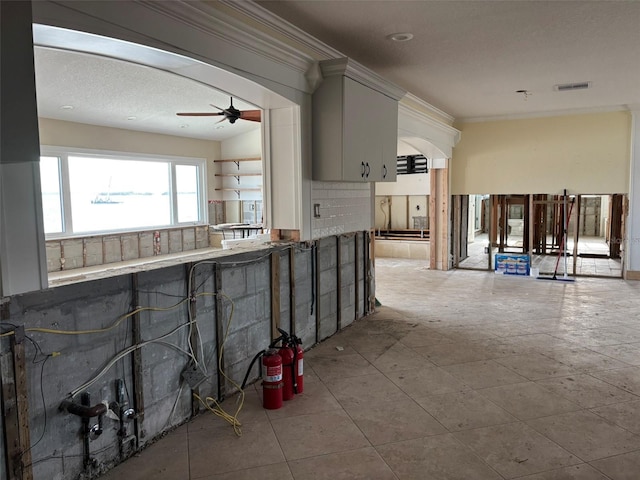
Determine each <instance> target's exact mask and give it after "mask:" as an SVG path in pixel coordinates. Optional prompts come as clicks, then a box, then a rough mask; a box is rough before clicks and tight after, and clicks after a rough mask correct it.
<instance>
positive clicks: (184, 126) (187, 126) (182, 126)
mask: <svg viewBox="0 0 640 480" xmlns="http://www.w3.org/2000/svg"><path fill="white" fill-rule="evenodd" d="M180 128H189V125H187V124H186V123H183V124H182V125H180Z"/></svg>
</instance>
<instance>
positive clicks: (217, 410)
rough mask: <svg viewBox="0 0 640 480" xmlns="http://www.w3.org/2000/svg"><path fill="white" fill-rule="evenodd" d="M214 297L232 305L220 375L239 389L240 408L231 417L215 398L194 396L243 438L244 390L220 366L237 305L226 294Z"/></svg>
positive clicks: (219, 356) (219, 360) (219, 355)
mask: <svg viewBox="0 0 640 480" xmlns="http://www.w3.org/2000/svg"><path fill="white" fill-rule="evenodd" d="M214 295H216V296H220V297H223V298H225V299H226V300H228V301H229V303H231V311H230V312H229V320H227V328H226V330H225V333H224V338H223V339H222V343H221V345H220V352H218V372H220V375H222V377H223V378H224V379H225V380H227V381H228V382H229V383H231V385H233V386H234V387H236V388H237V389H238V391H239V392H240V397H239V398H240V403H239V405H238V408H237V409H236V412H235V413H234V414H233V415H231V414H229V413H227V412H226V411H225V410H224V409H223V408H222V405H220V403H219V402H218V401H217V400H216V399H215V398H213V397H207V398H206V399H205V400H204V401H203V400H202V398H200V397H199V396H198V395H197V394H196V393H194V394H193V396H194V397H195V398H196V399H197V400H199V401H200V403H202V405H204V406H205V408H206V409H207V410H209V411H210V412H212V413H213V414H215V415H217V416H219V417H220V418H222V419H223V420H225V421H227V422H228V423H230V424H231V426H233V431H234V432H235V433H236V435H237V436H239V437H241V436H242V429H241V428H240V427H241V423H240V421H239V420H238V414H239V413H240V410H242V407H243V406H244V390H242V387H240V385H238V384H237V383H236V382H234V381H233V379H231V378H230V377H228V376H227V374H226V373H225V372H224V370H222V368H221V366H220V365H221V364H222V355H223V353H224V345H225V344H226V343H227V337H228V336H229V327H230V326H231V320H232V319H233V313H234V310H235V303H233V300H231V298H229V296H228V295H226V294H224V293H221V292H219V293H217V294H214ZM212 405H213V406H212Z"/></svg>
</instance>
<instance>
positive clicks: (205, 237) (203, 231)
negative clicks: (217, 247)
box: [196, 225, 209, 248]
mask: <svg viewBox="0 0 640 480" xmlns="http://www.w3.org/2000/svg"><path fill="white" fill-rule="evenodd" d="M208 246H209V226H208V225H207V226H203V227H196V248H207V247H208Z"/></svg>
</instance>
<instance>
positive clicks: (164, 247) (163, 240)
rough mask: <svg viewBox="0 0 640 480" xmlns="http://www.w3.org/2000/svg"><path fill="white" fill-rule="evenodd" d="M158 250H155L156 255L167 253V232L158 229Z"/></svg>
mask: <svg viewBox="0 0 640 480" xmlns="http://www.w3.org/2000/svg"><path fill="white" fill-rule="evenodd" d="M159 233H160V251H159V252H157V251H156V255H165V254H167V253H169V232H168V231H167V230H160V232H159Z"/></svg>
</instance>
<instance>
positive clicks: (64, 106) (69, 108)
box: [60, 105, 74, 110]
mask: <svg viewBox="0 0 640 480" xmlns="http://www.w3.org/2000/svg"><path fill="white" fill-rule="evenodd" d="M73 108H74V107H73V105H62V106H61V107H60V110H73Z"/></svg>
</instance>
